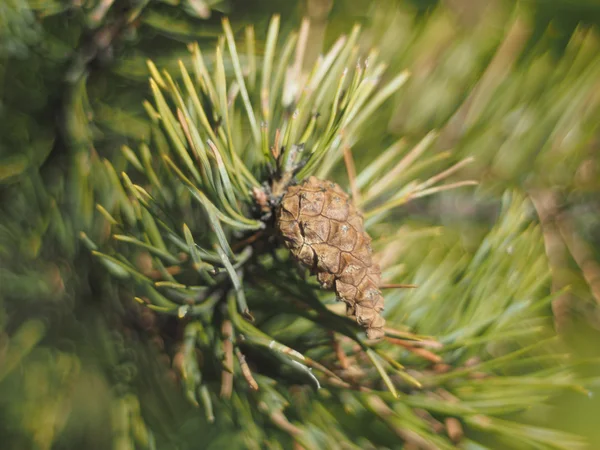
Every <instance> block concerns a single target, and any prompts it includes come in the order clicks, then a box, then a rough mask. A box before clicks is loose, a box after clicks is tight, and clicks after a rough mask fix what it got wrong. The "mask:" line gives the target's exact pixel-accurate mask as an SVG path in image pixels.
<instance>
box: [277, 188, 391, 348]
mask: <svg viewBox="0 0 600 450" xmlns="http://www.w3.org/2000/svg"><path fill="white" fill-rule="evenodd" d="M277 228H278V229H279V231H280V233H281V234H282V236H283V237H284V240H285V245H286V246H287V247H288V248H289V249H290V251H291V252H292V255H293V256H294V257H295V258H296V259H297V260H298V261H300V262H301V263H302V264H303V265H305V266H307V267H308V268H309V269H310V271H311V274H313V275H315V274H316V275H317V279H318V280H319V283H320V284H321V286H322V287H323V288H324V289H334V290H335V293H336V294H337V296H338V298H339V299H340V300H342V301H343V302H344V303H346V314H347V315H348V316H351V317H354V318H355V319H356V321H357V323H358V324H359V325H361V326H363V327H364V328H366V331H367V337H368V338H369V339H379V338H381V337H383V335H384V332H383V325H384V324H385V320H384V319H383V317H381V316H380V315H379V313H380V311H382V310H383V296H382V295H381V291H380V290H379V282H380V276H381V270H380V268H379V266H378V265H377V264H375V263H374V262H373V259H372V252H373V250H372V249H371V238H370V237H369V235H368V234H367V233H366V232H365V230H364V225H363V218H362V216H361V214H360V213H359V212H358V210H357V209H356V207H355V206H354V205H353V204H352V202H351V201H350V198H349V197H348V195H347V194H346V193H345V192H344V191H343V190H342V189H341V188H340V186H338V185H337V184H335V183H332V182H330V181H323V180H319V179H317V178H315V177H310V178H308V179H307V180H305V181H304V182H303V183H302V184H301V185H298V186H290V187H289V188H288V189H287V191H286V192H285V194H284V196H283V198H282V200H281V204H280V207H279V209H278V213H277Z"/></svg>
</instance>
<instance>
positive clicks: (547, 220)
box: [529, 190, 574, 332]
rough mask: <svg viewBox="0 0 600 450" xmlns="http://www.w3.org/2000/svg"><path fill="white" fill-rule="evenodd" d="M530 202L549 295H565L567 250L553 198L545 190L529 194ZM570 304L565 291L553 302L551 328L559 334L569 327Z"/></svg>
mask: <svg viewBox="0 0 600 450" xmlns="http://www.w3.org/2000/svg"><path fill="white" fill-rule="evenodd" d="M529 198H530V199H531V202H532V203H533V206H534V207H535V209H536V211H537V214H538V217H539V219H540V224H541V228H542V233H543V237H544V247H545V249H546V255H547V257H548V262H549V263H550V271H551V273H552V291H553V292H561V291H564V290H565V288H566V287H567V286H568V285H569V284H570V283H569V280H567V279H566V278H565V276H564V269H563V268H564V267H567V266H568V264H567V255H568V250H567V247H566V245H565V243H564V241H563V238H562V237H561V233H560V230H559V229H558V227H557V224H556V220H555V217H556V215H557V211H558V202H557V199H556V195H555V194H554V193H552V192H550V191H547V190H545V191H544V190H536V191H532V192H530V193H529ZM573 302H574V299H573V297H572V295H571V294H570V293H569V292H566V291H565V292H564V293H562V294H560V295H559V296H558V297H557V298H555V299H554V300H553V301H552V312H553V317H554V326H555V328H556V330H557V331H558V332H562V331H564V330H565V327H566V326H567V325H568V324H569V323H570V321H571V311H572V308H573Z"/></svg>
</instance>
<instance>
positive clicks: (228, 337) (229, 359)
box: [220, 320, 233, 399]
mask: <svg viewBox="0 0 600 450" xmlns="http://www.w3.org/2000/svg"><path fill="white" fill-rule="evenodd" d="M221 334H222V336H223V362H222V367H223V370H221V394H220V396H221V398H225V399H229V398H231V393H232V392H233V325H232V323H231V321H230V320H224V321H223V324H222V325H221Z"/></svg>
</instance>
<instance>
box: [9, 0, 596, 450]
mask: <svg viewBox="0 0 600 450" xmlns="http://www.w3.org/2000/svg"><path fill="white" fill-rule="evenodd" d="M275 13H278V14H280V15H281V24H282V28H281V29H282V33H286V32H289V31H290V30H292V29H293V28H296V27H297V26H298V25H299V23H300V21H301V19H302V18H303V17H309V18H310V20H311V32H310V34H309V44H308V46H307V48H308V51H307V54H306V62H305V65H306V66H307V67H308V66H310V65H311V64H312V63H313V62H314V61H316V59H317V58H318V56H319V54H320V53H321V52H322V51H323V50H324V49H326V48H328V47H329V46H330V45H331V44H332V43H333V42H334V41H335V39H336V38H337V37H338V36H339V35H340V34H342V33H348V32H349V31H350V30H351V28H352V26H353V25H354V24H355V23H358V24H361V26H362V27H363V30H364V31H363V34H362V36H361V45H364V46H365V47H368V46H376V47H377V48H378V49H379V51H380V54H381V58H382V59H384V60H387V61H388V62H389V69H388V71H389V72H390V73H392V74H394V73H399V72H400V71H402V70H404V69H408V70H410V72H411V78H410V80H409V81H408V83H407V85H406V87H405V88H403V90H402V92H401V94H399V95H395V96H394V97H393V98H392V101H390V102H387V103H386V105H385V106H384V107H382V108H381V110H380V111H378V113H377V116H376V120H375V121H374V124H373V126H371V127H370V128H369V129H368V130H366V131H365V133H364V135H362V136H361V138H360V143H359V144H358V146H362V147H363V148H368V149H369V151H368V152H366V151H363V152H361V153H360V156H357V161H356V163H357V167H358V168H359V171H360V168H361V167H364V165H365V164H367V163H368V162H369V160H371V159H373V158H375V157H376V155H377V152H378V151H379V152H380V151H383V150H384V149H385V148H386V146H388V145H390V144H391V143H392V142H394V141H395V140H396V139H398V138H399V137H401V136H404V137H405V138H406V139H407V141H409V142H416V141H418V140H419V139H420V138H422V136H424V135H425V134H426V133H428V132H429V131H430V130H432V129H436V130H438V131H439V133H440V134H439V139H438V140H437V142H436V152H439V153H440V154H442V153H444V152H451V153H452V156H451V160H456V161H458V160H460V159H462V158H465V157H474V159H475V160H474V162H473V163H472V164H470V165H469V166H468V167H466V168H465V169H464V170H463V172H462V173H461V176H462V177H463V178H474V179H477V180H479V181H480V182H481V183H480V185H479V186H478V187H477V189H475V190H459V191H455V192H449V193H444V194H443V195H439V196H435V197H432V198H431V199H430V200H427V201H420V202H415V203H412V204H410V205H409V206H407V207H406V208H402V209H400V210H398V212H397V213H395V215H394V216H393V218H392V220H391V222H390V226H391V227H394V226H395V225H394V221H397V223H403V224H407V223H410V224H412V226H415V227H423V228H427V229H430V228H431V227H436V229H438V228H439V227H441V228H440V229H443V232H442V233H440V235H439V237H437V238H436V239H438V240H437V244H436V245H437V255H436V256H435V258H438V259H439V261H440V264H441V262H442V261H443V260H444V258H445V255H446V253H450V252H451V251H452V249H453V248H455V246H459V247H460V248H461V249H462V251H464V252H466V253H468V252H474V251H475V250H476V249H477V248H479V247H480V245H481V243H482V240H483V239H484V237H485V236H486V235H487V233H488V232H489V230H490V228H491V227H492V226H493V224H494V223H496V221H497V220H498V219H499V216H500V215H501V214H502V208H501V204H502V198H503V195H504V193H505V192H506V191H507V190H513V191H514V192H518V193H519V195H522V196H523V197H526V198H528V199H529V200H530V202H531V205H532V208H531V210H530V211H529V214H530V216H531V218H532V220H533V221H534V222H535V223H537V224H538V225H539V227H540V230H541V236H542V243H543V248H544V254H545V255H546V258H545V263H546V264H547V266H548V268H549V270H550V274H551V278H550V279H549V280H548V282H547V290H548V291H549V292H551V293H553V295H554V297H553V300H552V308H551V309H552V314H551V321H552V326H553V327H554V328H555V329H556V330H558V331H559V332H560V334H561V338H562V339H564V341H565V342H566V345H567V346H568V348H569V350H570V352H572V354H573V355H574V356H573V357H574V358H581V359H582V360H585V361H587V362H589V361H594V360H595V359H596V358H598V357H600V345H599V342H600V314H599V309H598V306H599V304H600V196H599V195H598V192H599V190H600V155H599V150H600V149H599V145H600V140H599V138H600V135H599V131H598V124H599V123H600V29H599V28H598V27H599V26H600V4H599V3H598V2H597V1H595V0H571V1H569V0H529V1H521V2H513V1H508V0H495V1H484V0H479V1H474V0H445V1H434V0H423V1H420V0H412V1H408V0H406V1H391V0H386V1H381V2H372V1H369V0H302V1H296V0H287V1H274V0H260V1H259V0H253V1H241V0H231V1H224V2H221V1H216V0H210V1H209V0H204V1H202V0H162V1H156V0H151V1H142V0H138V1H133V0H131V1H119V0H114V1H113V0H90V1H85V0H3V1H2V2H0V95H1V98H0V442H1V444H0V447H1V448H3V449H4V448H6V449H30V448H31V449H74V448H90V449H104V448H119V449H126V448H145V447H144V446H143V445H142V444H140V442H147V440H148V438H147V436H148V433H151V434H152V435H153V436H154V439H156V442H158V443H157V444H156V446H157V448H208V446H209V443H210V448H230V447H228V445H229V444H230V442H228V434H227V432H228V431H227V430H224V429H221V428H219V427H218V426H206V424H201V420H200V419H199V416H200V415H201V414H199V413H198V411H197V410H196V409H194V408H193V407H192V406H191V405H189V403H188V402H187V401H186V400H185V398H184V397H183V395H182V394H181V393H180V390H179V388H178V387H177V383H175V382H174V381H173V378H174V374H173V373H172V371H171V370H170V366H171V363H170V361H169V358H168V356H166V355H165V354H164V353H163V352H162V350H164V348H165V347H167V348H168V347H169V345H170V344H169V340H170V339H172V340H175V339H176V338H175V337H173V336H169V335H168V334H167V335H161V336H154V335H152V333H151V332H149V331H148V330H149V329H150V328H151V327H149V326H148V325H147V324H146V322H144V320H145V319H144V316H143V315H140V314H139V311H137V310H135V308H133V309H132V308H131V307H130V306H129V304H128V303H127V302H126V301H123V300H122V299H120V298H119V296H118V294H117V288H116V287H115V285H111V284H107V283H105V280H104V278H102V277H100V276H98V275H97V273H96V271H97V270H99V269H98V267H97V266H94V265H93V264H91V263H90V261H89V259H90V257H89V254H88V253H87V252H86V251H84V250H82V245H81V241H80V232H81V231H85V232H86V233H87V234H89V235H90V236H96V235H99V234H102V232H103V230H104V228H105V227H106V223H105V222H104V221H102V220H99V219H98V215H97V212H96V209H95V204H96V202H97V201H98V198H101V197H102V196H103V195H104V196H105V197H106V196H110V193H109V192H108V191H106V192H104V191H103V190H109V189H110V188H109V187H107V185H106V183H105V182H104V180H97V179H95V172H94V170H93V168H94V167H95V166H94V164H95V163H96V162H97V161H98V160H99V159H102V158H106V159H108V160H110V161H112V163H113V165H114V166H115V167H116V168H117V169H118V168H121V169H122V168H123V167H124V166H125V165H126V162H125V158H124V157H123V154H122V151H121V148H122V146H123V145H129V146H132V147H134V146H136V145H137V144H136V143H137V142H139V141H141V140H146V139H148V136H149V133H150V132H151V131H150V125H149V122H148V119H147V115H146V111H145V109H144V106H143V102H144V100H146V99H148V97H149V88H148V83H147V80H148V69H147V65H146V60H147V59H152V60H153V61H154V62H155V63H156V64H157V66H160V67H166V68H173V67H176V66H177V60H178V59H179V58H183V57H186V56H185V55H186V48H185V44H186V43H189V42H193V41H198V42H199V43H200V45H201V46H202V45H206V46H210V47H212V46H213V45H214V42H215V41H216V39H217V37H218V35H219V34H220V33H221V17H222V16H223V15H227V16H229V17H230V20H231V22H232V25H233V26H234V29H236V30H241V28H242V27H243V26H244V25H246V24H253V25H254V27H255V29H256V39H257V48H258V49H259V50H260V49H261V48H262V46H264V41H265V37H266V30H267V27H268V21H269V20H270V18H271V16H272V15H273V14H275ZM340 176H343V175H340ZM103 192H104V193H103ZM432 258H433V257H432ZM413 262H414V263H415V264H416V263H418V261H417V260H414V261H413ZM428 264H429V265H431V266H435V264H434V261H432V260H431V258H430V259H429V260H428ZM431 270H433V269H431ZM522 270H523V271H527V270H529V267H526V266H524V267H522ZM507 282H509V281H508V280H507ZM587 370H589V366H586V368H585V369H582V373H580V374H579V375H580V376H581V377H582V379H589V380H592V379H594V377H595V376H597V375H598V373H594V372H593V371H591V372H586V371H587ZM586 387H587V388H588V389H589V392H587V393H586V394H585V395H582V394H581V393H580V392H575V393H567V394H564V393H562V394H561V395H559V396H557V397H556V398H555V399H554V400H553V405H554V408H553V409H552V411H551V412H548V414H546V415H544V416H543V417H538V418H537V419H538V421H539V422H541V423H543V424H544V425H545V426H548V427H555V428H557V429H561V430H565V431H570V432H573V433H577V434H580V435H583V436H585V437H586V438H587V439H588V440H589V447H588V448H590V449H594V448H600V430H599V429H598V426H597V421H598V417H600V386H598V384H595V383H594V382H591V383H589V384H588V385H587V386H586ZM136 433H137V434H136ZM132 435H134V436H135V439H134V438H132ZM506 445H507V444H505V446H504V447H503V446H502V445H498V446H496V447H494V445H492V444H490V446H491V447H492V448H509V447H507V446H506ZM382 448H383V447H382ZM548 448H551V447H548Z"/></svg>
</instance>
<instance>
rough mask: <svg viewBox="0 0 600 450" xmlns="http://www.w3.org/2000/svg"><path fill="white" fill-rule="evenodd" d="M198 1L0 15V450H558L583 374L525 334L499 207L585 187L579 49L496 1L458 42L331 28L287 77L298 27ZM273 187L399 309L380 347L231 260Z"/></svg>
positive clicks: (248, 251) (302, 288)
mask: <svg viewBox="0 0 600 450" xmlns="http://www.w3.org/2000/svg"><path fill="white" fill-rule="evenodd" d="M225 3H226V2H202V1H194V2H192V1H190V2H170V1H165V2H160V1H151V2H145V1H142V2H130V3H128V4H127V5H126V7H125V8H124V9H119V8H117V2H115V4H113V3H112V2H104V1H100V2H97V3H95V2H85V3H84V4H81V5H79V4H73V3H65V2H54V1H36V2H24V1H9V2H5V3H4V4H2V5H0V17H1V18H2V20H5V21H6V23H8V24H10V26H9V27H0V30H1V31H0V41H1V42H2V43H3V47H2V48H1V49H0V80H1V81H2V82H3V85H4V87H5V89H4V91H3V98H2V108H3V109H2V111H1V113H2V118H3V120H2V121H0V127H1V128H2V130H1V131H2V133H0V134H1V135H2V142H1V145H2V147H1V148H0V150H1V152H0V185H1V188H2V191H1V192H0V195H1V196H2V204H1V205H0V286H1V287H2V288H1V289H0V398H1V399H2V400H1V401H0V413H1V415H2V417H3V421H2V424H1V425H0V438H1V440H2V441H3V442H9V443H10V445H12V446H14V447H15V448H17V447H18V448H74V447H77V448H79V447H81V448H99V449H100V448H109V447H113V448H123V449H129V448H198V447H199V446H201V448H222V447H223V446H227V447H228V448H257V449H258V448H293V446H294V445H296V446H302V447H303V448H307V449H308V448H315V449H321V448H349V449H350V448H356V449H358V448H403V447H406V448H455V447H456V446H460V447H464V448H555V449H573V448H583V447H584V446H585V441H584V439H583V438H582V437H579V436H576V435H574V434H571V433H569V432H566V431H565V428H566V427H565V426H563V424H561V423H556V420H555V418H556V417H559V416H560V415H561V414H563V413H562V412H561V409H560V405H561V404H564V400H563V403H559V402H558V400H557V398H558V399H561V397H564V398H567V399H571V400H570V401H572V402H575V401H577V402H578V404H579V405H584V407H589V408H590V409H591V408H593V407H590V406H589V405H590V404H591V400H590V399H589V398H588V389H593V387H594V386H597V360H595V359H593V358H588V359H586V360H581V359H579V358H578V357H577V355H576V353H575V354H574V352H573V351H572V350H571V349H570V348H568V347H567V346H566V345H565V343H564V342H562V340H560V339H559V337H557V335H556V334H555V332H554V330H553V315H552V309H551V306H553V305H555V302H556V300H557V299H558V298H560V297H562V296H563V295H564V294H565V292H566V289H562V288H563V286H564V285H559V286H558V289H557V288H556V280H557V279H558V277H557V273H556V270H555V269H556V267H555V266H553V264H554V263H553V262H552V261H553V260H552V254H550V255H549V256H550V260H551V261H550V264H549V263H548V257H547V255H546V252H547V251H548V249H547V246H548V241H547V238H548V230H547V229H546V228H545V227H544V228H543V229H541V228H540V224H539V223H538V220H537V214H538V213H539V210H538V209H534V208H533V207H532V203H531V201H530V199H529V195H528V194H529V191H528V190H529V188H530V187H531V186H535V187H538V188H542V189H545V188H546V187H548V186H554V187H556V186H560V187H562V188H564V189H565V190H567V191H569V190H571V189H573V187H574V186H581V181H577V180H576V179H574V177H573V176H572V174H573V173H574V172H575V170H576V169H577V170H579V171H581V170H582V169H581V167H583V164H584V163H587V164H588V166H586V167H589V165H590V164H592V167H593V161H594V159H593V157H592V153H591V151H592V149H593V146H594V142H595V138H596V135H597V128H596V123H597V121H596V119H597V117H598V111H597V109H598V101H597V100H598V96H597V95H596V94H595V91H596V89H595V85H596V82H595V80H596V78H597V71H598V67H599V66H598V58H597V56H596V55H597V52H596V50H597V47H598V42H597V35H596V30H595V29H584V28H577V29H576V30H575V32H574V33H573V34H572V35H571V36H570V38H569V39H568V40H567V42H568V45H566V46H564V48H563V49H562V50H561V51H557V49H556V43H557V41H559V40H560V39H558V38H557V37H556V35H555V34H553V33H552V31H553V30H552V29H550V30H546V29H545V28H541V29H537V28H535V27H534V26H533V25H530V23H531V22H530V21H529V18H528V17H527V16H526V14H524V11H515V10H513V8H512V7H508V6H507V4H506V3H501V2H499V3H498V6H497V8H495V9H493V10H487V13H486V14H484V15H483V16H481V20H480V21H479V22H478V24H477V25H469V24H468V18H465V17H460V16H457V15H455V14H454V13H451V12H449V10H448V9H447V8H446V7H443V6H438V7H436V8H430V9H428V10H427V12H426V13H424V11H426V9H425V8H422V9H420V10H417V9H413V8H412V7H411V6H409V5H406V4H399V3H398V2H383V3H381V4H378V5H375V6H372V5H362V4H361V3H360V2H343V1H339V2H335V5H334V9H333V12H332V15H331V22H330V27H329V31H328V34H327V36H326V37H325V41H326V42H327V44H328V45H327V48H328V50H327V51H326V52H324V53H323V56H322V57H320V58H319V59H318V60H317V61H316V62H315V64H314V65H312V61H311V64H310V65H308V66H307V65H305V64H304V58H303V55H304V54H305V53H306V52H307V51H308V49H311V48H312V47H313V46H317V47H319V46H320V45H321V42H319V41H318V38H315V37H314V36H313V30H318V29H319V22H318V20H316V21H315V22H316V23H314V24H312V25H311V28H309V27H308V24H307V23H302V24H300V28H299V30H298V31H296V30H294V29H292V28H293V27H292V23H291V22H292V20H291V18H290V17H291V12H292V10H293V8H294V5H295V4H294V5H291V4H292V3H294V2H290V5H291V6H290V5H286V6H285V8H288V12H289V13H290V14H288V15H282V16H281V17H282V19H280V18H278V17H276V18H275V19H274V20H272V21H271V22H270V24H269V23H265V17H267V16H270V15H271V14H270V8H271V7H268V6H264V5H263V6H262V7H263V8H264V11H263V10H260V9H259V7H258V6H257V9H256V11H251V14H252V19H251V22H252V24H251V25H249V26H246V27H244V26H242V25H243V23H247V21H248V18H249V17H250V16H249V15H247V14H250V13H249V12H245V11H244V9H243V8H244V6H243V5H241V4H238V3H237V2H232V4H231V5H226V4H225ZM369 3H370V2H369ZM357 5H360V6H357ZM229 6H233V8H229ZM209 8H211V9H212V11H213V12H212V13H211V16H212V17H209V13H210V10H209ZM238 8H239V11H240V13H239V15H238V16H236V11H237V10H238ZM278 8H283V6H278ZM301 9H302V7H301V6H298V10H297V11H295V10H294V11H293V12H294V13H297V12H298V11H300V10H301ZM219 12H226V13H231V16H230V20H231V22H229V20H225V21H224V22H223V25H224V28H223V30H224V33H223V35H221V34H222V29H221V24H219V21H220V20H221V15H220V14H219ZM306 12H308V14H309V15H310V14H311V11H310V7H309V8H308V10H307V11H306ZM349 16H351V17H352V20H356V18H359V19H360V20H361V21H362V22H363V23H362V26H361V27H358V26H357V27H355V28H351V27H350V26H349V25H348V17H349ZM463 20H464V21H466V22H462V21H463ZM465 23H467V24H466V25H465ZM536 26H538V27H539V26H540V25H536ZM115 30H116V31H115ZM540 30H541V31H540ZM113 31H115V32H114V34H111V33H113ZM346 32H349V34H347V35H344V36H341V33H346ZM106 33H108V34H106ZM108 35H109V36H111V39H110V40H109V41H110V42H108V44H107V45H105V44H106V42H107V41H104V40H103V39H104V38H106V36H108ZM315 35H318V33H317V32H316V31H315ZM561 36H562V35H561ZM563 38H564V36H562V37H561V39H563ZM314 39H317V40H316V41H315V40H314ZM196 41H198V42H197V43H196ZM186 44H187V51H186ZM371 48H376V49H377V50H370V49H371ZM151 61H154V62H151ZM148 76H150V84H149V88H148V87H147V86H148V84H147V83H146V80H147V78H148ZM11 80H15V81H11ZM7 87H9V89H7ZM9 119H10V120H9ZM278 153H280V154H281V156H280V157H279V158H275V156H277V154H278ZM349 153H351V154H352V155H353V156H354V158H355V159H356V176H354V174H353V170H352V167H351V165H350V168H349V175H350V176H347V175H346V171H347V168H345V167H344V165H343V164H342V160H343V157H344V155H345V156H346V158H347V157H348V154H349ZM473 157H475V158H474V159H473ZM463 158H464V159H463ZM301 160H304V162H305V163H306V165H305V166H304V168H303V169H302V171H301V172H300V174H299V177H300V178H302V177H305V176H308V175H310V174H316V175H318V176H320V177H327V178H331V179H334V180H335V181H338V182H340V184H342V185H343V186H344V188H346V189H347V190H348V191H352V194H353V196H354V201H355V202H356V203H357V205H358V206H360V208H361V209H362V210H363V211H364V213H365V217H366V224H367V227H368V230H369V233H370V234H371V235H372V236H373V238H374V242H373V247H374V250H375V251H376V252H377V254H378V258H379V261H380V262H381V265H382V267H383V269H384V270H383V278H384V280H385V282H386V283H389V284H391V283H407V282H410V283H415V284H416V285H417V286H418V288H417V289H410V290H398V289H394V290H391V289H386V290H385V291H384V294H385V297H386V312H385V314H386V319H387V320H388V323H390V324H392V325H393V328H392V327H390V328H389V329H387V330H386V331H387V339H386V340H384V341H382V342H379V343H373V342H369V341H366V340H365V338H364V334H363V333H362V331H361V330H360V329H359V328H358V327H356V325H355V324H354V323H353V322H352V321H351V320H349V319H347V318H346V317H344V315H343V312H341V311H340V310H339V306H341V305H339V304H337V303H336V301H335V298H334V296H333V294H331V293H328V292H324V291H321V290H320V289H318V287H317V284H316V282H315V281H314V280H311V279H310V278H307V279H305V278H303V276H302V274H300V273H298V270H297V267H296V266H295V265H294V263H293V261H291V260H290V259H289V255H288V254H287V252H286V251H284V250H283V249H281V248H278V247H277V246H276V245H275V242H274V241H273V240H269V239H267V236H264V234H258V235H257V234H256V233H265V232H266V231H268V230H269V227H268V220H265V217H263V216H262V214H263V212H264V211H260V210H259V208H258V207H257V204H256V199H255V196H256V195H257V192H258V191H257V189H261V188H262V187H263V185H264V183H266V182H268V181H269V175H270V174H272V173H273V171H275V172H277V171H278V172H279V173H282V172H283V173H285V172H286V171H287V170H288V169H290V167H293V166H295V164H297V163H298V162H299V161H301ZM590 161H591V162H590ZM459 172H460V173H461V176H460V178H459V179H458V180H457V178H456V174H457V173H459ZM465 174H466V175H465ZM466 177H471V178H475V179H478V180H482V181H483V182H484V183H483V185H482V187H481V188H478V189H477V191H475V190H474V189H473V188H464V189H460V190H457V191H454V190H453V189H454V188H458V187H462V186H465V185H471V184H474V183H473V182H472V181H462V180H464V178H466ZM584 178H585V177H584ZM588 178H589V177H588ZM580 180H581V177H580ZM586 183H587V184H585V186H587V187H588V188H589V187H590V186H592V187H593V185H594V184H593V183H592V182H589V181H588V182H586ZM450 190H452V191H450ZM446 191H450V192H446ZM474 192H475V193H474ZM432 194H439V195H436V196H433V197H431V198H429V196H430V195H432ZM400 206H402V208H399V207H400ZM536 208H538V205H537V203H536ZM490 211H493V212H491V213H490ZM461 216H466V219H465V218H461ZM440 223H443V224H444V225H445V226H444V227H439V225H440ZM542 226H544V224H543V223H542ZM542 231H543V232H542ZM590 233H593V230H592V231H590ZM545 245H546V246H545ZM548 252H549V251H548ZM551 269H552V270H551ZM572 399H575V400H572ZM561 400H562V399H561ZM579 431H580V432H581V433H582V434H585V433H587V430H579Z"/></svg>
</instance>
